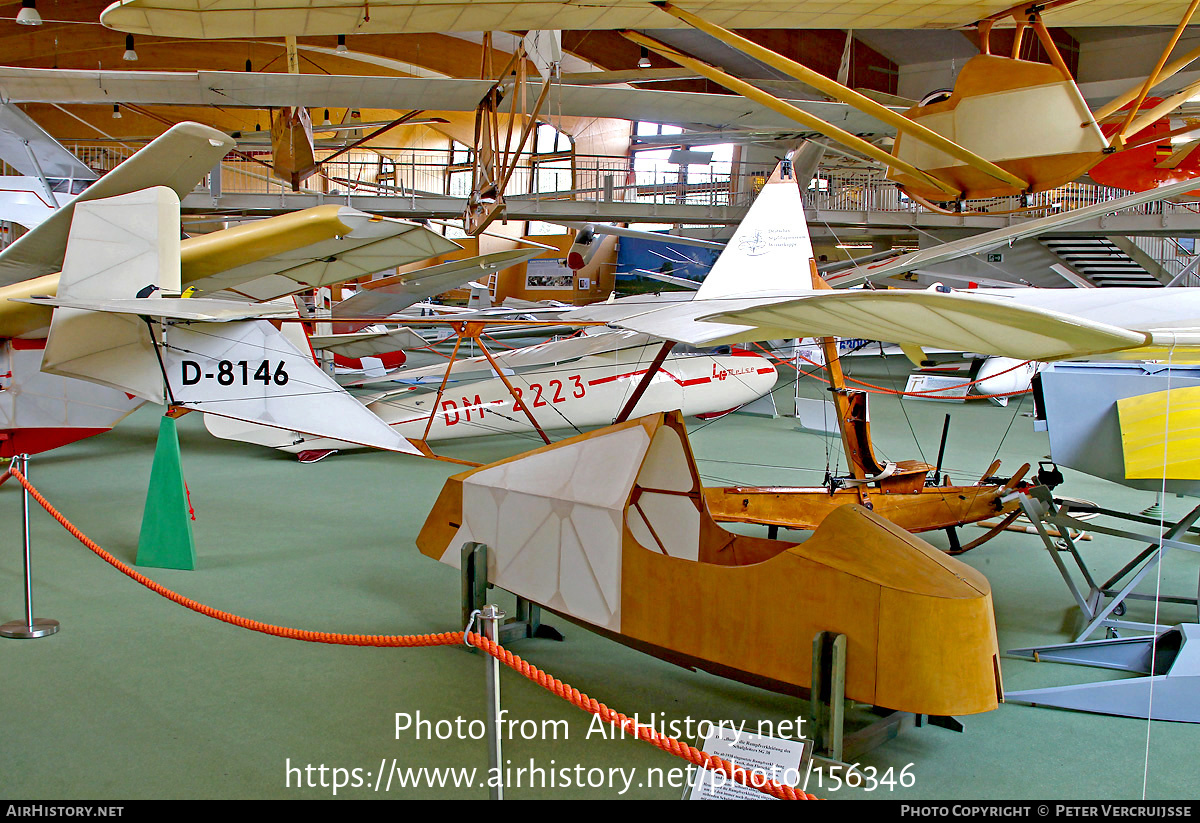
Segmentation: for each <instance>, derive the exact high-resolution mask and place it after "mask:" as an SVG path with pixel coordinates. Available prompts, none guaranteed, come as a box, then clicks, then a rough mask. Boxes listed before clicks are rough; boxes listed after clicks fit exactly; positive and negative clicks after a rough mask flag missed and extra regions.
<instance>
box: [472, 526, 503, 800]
mask: <svg viewBox="0 0 1200 823" xmlns="http://www.w3.org/2000/svg"><path fill="white" fill-rule="evenodd" d="M476 545H479V544H476ZM479 617H480V622H482V623H483V634H484V636H485V637H486V638H487V639H488V640H491V641H492V642H493V643H498V642H499V640H497V634H498V632H497V628H498V626H497V624H498V623H499V622H500V621H501V620H503V619H504V611H503V610H502V609H501V608H500V607H499V606H493V605H490V604H489V605H487V606H484V607H483V609H482V610H481V611H480V615H479ZM486 671H487V724H488V725H487V727H488V736H487V741H488V794H489V799H491V800H503V799H504V781H503V780H501V779H500V777H501V775H502V774H503V773H504V772H503V763H504V755H503V753H502V752H501V750H500V749H501V743H500V661H499V660H497V659H496V658H495V657H492V656H491V655H488V660H487V669H486Z"/></svg>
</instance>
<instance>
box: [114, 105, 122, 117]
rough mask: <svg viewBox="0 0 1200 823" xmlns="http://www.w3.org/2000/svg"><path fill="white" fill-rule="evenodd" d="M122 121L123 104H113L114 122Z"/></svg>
mask: <svg viewBox="0 0 1200 823" xmlns="http://www.w3.org/2000/svg"><path fill="white" fill-rule="evenodd" d="M120 119H121V104H120V103H113V120H120Z"/></svg>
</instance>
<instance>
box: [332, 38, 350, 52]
mask: <svg viewBox="0 0 1200 823" xmlns="http://www.w3.org/2000/svg"><path fill="white" fill-rule="evenodd" d="M335 51H336V52H337V53H338V54H345V53H346V52H348V51H350V49H348V48H346V35H344V34H339V35H338V44H337V48H336V49H335Z"/></svg>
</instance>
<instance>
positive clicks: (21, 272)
mask: <svg viewBox="0 0 1200 823" xmlns="http://www.w3.org/2000/svg"><path fill="white" fill-rule="evenodd" d="M2 88H3V85H2V84H0V89H2ZM234 145H235V143H234V141H233V140H232V139H230V138H229V137H228V136H227V135H225V134H223V133H221V132H219V131H217V130H216V129H211V128H209V127H208V126H202V125H200V124H199V123H180V124H179V125H176V126H172V127H171V128H170V129H168V130H167V131H166V132H164V133H163V134H162V135H161V136H160V137H158V138H156V139H155V140H153V141H151V142H150V143H149V144H147V145H146V146H145V147H144V148H143V149H142V150H141V151H139V152H138V153H137V154H135V155H133V156H132V157H130V158H129V159H128V160H126V161H125V162H123V163H122V164H121V165H119V166H117V167H116V168H115V169H113V170H112V171H110V172H109V173H108V174H106V175H104V176H103V177H101V178H100V179H99V180H97V181H96V182H95V183H93V184H92V185H91V186H89V187H88V188H87V189H85V190H84V191H83V193H82V194H80V195H79V196H78V197H76V198H75V199H74V200H72V201H70V202H69V203H67V204H66V205H64V206H63V207H62V208H61V209H59V210H58V211H56V212H55V213H54V214H52V215H51V216H50V217H49V218H47V219H46V220H45V221H43V222H42V223H41V224H40V225H38V226H37V227H36V228H34V229H33V230H31V231H30V232H29V233H27V234H25V235H23V236H22V237H21V238H20V239H18V240H17V241H16V242H15V243H13V244H12V245H11V246H9V247H8V248H6V249H4V251H2V252H0V286H8V285H11V284H13V283H19V282H21V281H22V280H28V279H30V278H32V277H40V276H42V275H44V274H54V273H55V272H57V271H59V270H61V269H62V267H63V258H64V257H65V256H66V250H67V236H68V235H69V233H70V231H71V217H72V215H73V214H74V213H75V204H76V203H84V202H87V201H89V200H99V199H102V198H108V197H114V196H117V195H122V194H128V193H130V192H136V191H140V190H142V189H147V188H151V187H153V186H165V187H167V188H169V189H172V190H173V191H174V192H175V194H176V196H177V197H179V198H182V197H183V196H184V195H185V194H187V193H188V192H190V191H191V190H192V189H193V188H195V186H196V184H197V183H198V182H200V181H201V180H203V179H204V175H206V174H207V173H208V172H209V171H210V170H211V169H212V167H213V166H215V165H216V164H217V163H219V162H220V161H221V158H222V157H224V156H225V155H226V154H228V153H229V151H230V150H231V149H233V147H234Z"/></svg>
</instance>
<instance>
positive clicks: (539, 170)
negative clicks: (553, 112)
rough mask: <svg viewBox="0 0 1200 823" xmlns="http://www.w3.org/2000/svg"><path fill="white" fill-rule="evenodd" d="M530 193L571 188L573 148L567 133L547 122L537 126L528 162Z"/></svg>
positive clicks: (573, 171)
mask: <svg viewBox="0 0 1200 823" xmlns="http://www.w3.org/2000/svg"><path fill="white" fill-rule="evenodd" d="M529 165H530V171H531V174H530V180H529V191H530V193H531V194H537V193H541V192H557V191H570V190H571V189H574V188H575V146H574V143H573V142H572V140H571V136H570V135H569V134H564V133H563V132H561V131H559V130H558V129H556V128H554V126H551V125H550V124H549V123H539V124H538V127H537V130H536V131H535V132H534V137H533V155H532V156H531V157H530V160H529Z"/></svg>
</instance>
